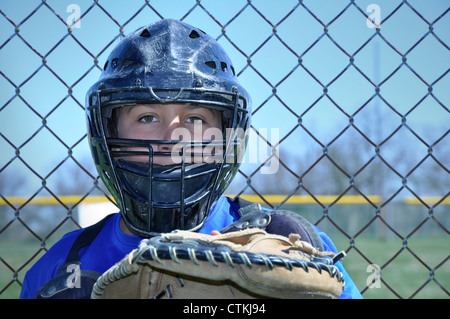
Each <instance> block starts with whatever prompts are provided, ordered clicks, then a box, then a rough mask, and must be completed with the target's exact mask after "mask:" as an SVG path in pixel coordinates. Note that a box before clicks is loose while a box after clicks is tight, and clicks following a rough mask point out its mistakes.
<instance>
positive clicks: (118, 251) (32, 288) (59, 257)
mask: <svg viewBox="0 0 450 319" xmlns="http://www.w3.org/2000/svg"><path fill="white" fill-rule="evenodd" d="M238 210H239V205H238V204H237V203H236V202H233V201H231V199H229V198H227V197H221V198H220V199H219V200H218V202H217V204H216V205H215V207H214V209H213V210H212V211H211V213H210V214H209V216H208V219H207V220H206V222H205V224H204V225H203V227H202V228H201V230H200V231H199V232H200V233H205V234H210V233H211V231H212V230H220V229H222V228H224V227H226V226H228V225H230V224H232V223H233V222H235V221H236V220H238V219H239V213H238ZM120 218H121V215H120V213H117V214H114V215H113V216H112V217H111V218H109V219H108V220H106V222H105V224H104V225H103V228H102V229H101V231H100V233H99V234H98V235H97V237H96V238H95V239H94V241H93V242H92V243H91V244H90V245H88V246H85V247H83V248H81V249H80V251H79V253H78V255H79V257H80V262H81V265H80V269H81V270H93V271H96V272H98V273H103V272H105V271H106V270H108V269H109V268H110V267H112V266H113V265H114V264H115V263H117V262H119V261H120V260H121V259H122V258H123V257H124V256H125V255H127V254H129V253H130V252H131V251H132V250H133V249H136V248H137V247H138V245H139V242H140V241H141V240H142V239H143V237H140V236H133V235H127V234H124V233H123V232H122V231H121V230H120ZM316 230H317V231H318V234H319V236H320V238H321V239H322V242H323V246H324V249H325V250H327V251H332V252H337V250H336V247H335V246H334V244H333V242H332V241H331V239H330V238H329V237H328V236H327V235H326V234H325V233H324V232H322V231H320V230H319V229H318V228H317V227H316ZM81 231H82V229H79V230H75V231H72V232H70V233H68V234H66V235H64V236H63V237H62V238H61V240H59V241H58V242H57V243H56V244H55V245H53V246H52V247H51V248H50V249H49V250H48V251H47V252H46V253H45V254H44V256H42V257H41V258H40V259H39V260H38V261H37V262H36V263H35V264H34V265H33V267H31V268H30V270H29V271H28V272H27V273H26V275H25V279H24V282H23V286H22V291H21V294H20V298H23V299H28V298H33V296H34V295H35V294H36V292H37V291H38V289H39V288H40V287H41V286H42V285H43V284H44V283H46V282H47V281H49V280H50V279H52V278H53V277H55V276H56V274H57V272H58V270H59V268H60V267H61V265H62V264H63V263H64V262H65V261H66V258H67V255H68V253H69V251H70V248H71V247H72V245H73V243H74V242H75V239H76V238H77V237H78V236H79V234H80V233H81ZM336 266H337V267H338V268H339V270H340V271H341V272H342V273H343V275H344V280H345V287H344V291H343V293H342V294H341V296H340V298H361V294H360V293H359V291H358V289H357V287H356V286H355V284H354V283H353V281H352V280H351V278H350V277H349V275H348V273H347V272H346V271H345V269H344V267H343V265H342V262H340V261H339V262H338V263H336Z"/></svg>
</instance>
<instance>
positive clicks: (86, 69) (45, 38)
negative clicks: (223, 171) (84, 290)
mask: <svg viewBox="0 0 450 319" xmlns="http://www.w3.org/2000/svg"><path fill="white" fill-rule="evenodd" d="M449 10H450V8H449V3H448V1H447V0H442V1H439V0H433V1H421V0H416V1H413V0H408V1H406V0H405V1H400V0H399V1H373V0H371V1H362V0H361V1H359V0H351V1H349V0H341V1H337V0H323V1H317V0H314V1H313V0H310V1H307V0H304V1H301V0H300V1H298V0H295V1H294V0H292V1H288V0H283V1H269V0H253V1H250V0H248V1H244V0H230V1H214V0H197V1H193V0H189V1H188V0H184V1H172V0H170V1H153V0H146V1H144V0H140V1H139V0H134V1H126V2H116V1H108V0H95V1H92V0H80V1H75V0H74V1H60V0H58V1H57V0H53V1H52V0H46V1H44V0H34V1H32V0H27V1H21V3H20V7H19V5H18V4H17V2H15V1H2V2H1V3H0V30H1V33H0V150H1V152H0V153H1V154H0V204H1V205H0V297H2V298H17V297H18V295H19V292H20V287H21V284H22V281H23V277H24V275H25V272H26V271H27V269H29V268H30V267H31V266H32V264H33V263H34V262H36V260H37V259H38V258H39V257H40V256H42V254H44V253H45V251H47V250H48V249H49V248H50V247H51V245H52V244H53V243H55V242H56V241H57V240H58V239H59V238H60V237H61V236H62V235H63V234H64V233H66V232H67V231H70V230H73V229H76V228H79V227H81V226H82V225H80V224H81V223H80V219H79V216H78V213H79V210H80V208H81V207H82V206H83V205H85V204H86V203H89V202H90V201H95V200H96V199H98V198H101V199H103V200H104V201H109V197H108V194H107V192H106V191H105V189H104V187H103V186H102V185H101V182H100V181H99V179H98V177H97V174H96V172H95V169H94V168H93V164H92V163H91V160H90V157H89V151H88V146H87V137H86V133H85V119H84V95H85V92H86V90H87V88H88V87H89V86H90V85H91V84H92V83H94V82H95V81H96V80H97V78H98V77H99V75H100V72H101V70H102V67H103V64H104V63H105V61H106V58H107V56H108V54H109V52H110V51H111V50H112V48H113V47H114V46H115V44H116V43H117V41H119V40H120V39H121V38H122V37H123V36H124V35H126V34H128V33H129V32H132V31H134V30H135V29H137V28H138V27H140V26H143V25H146V24H148V23H151V22H153V21H156V20H158V19H161V18H169V17H170V18H176V19H180V20H183V21H185V22H187V23H190V24H192V25H194V26H197V27H199V28H200V29H202V30H204V31H206V32H207V33H208V34H210V35H212V36H213V37H215V38H216V39H217V40H218V41H219V43H220V44H221V45H222V46H223V47H224V48H225V50H226V51H227V52H228V53H229V55H230V57H231V59H232V61H233V62H234V64H235V65H234V68H235V70H236V73H237V75H238V77H239V79H240V81H241V83H242V84H243V85H244V86H245V87H247V88H248V91H249V92H250V93H251V95H252V98H253V125H252V132H251V135H250V144H249V148H250V150H249V153H250V156H249V157H247V161H246V162H244V164H243V165H242V166H241V169H240V171H239V174H238V176H237V177H236V179H235V181H234V182H233V184H232V185H231V186H230V188H229V190H228V191H227V192H228V193H229V194H233V195H242V196H249V197H250V198H251V199H252V200H256V201H259V202H261V203H263V205H265V206H267V207H273V208H278V207H283V208H286V209H290V210H293V211H296V212H298V213H300V214H302V215H304V216H305V217H307V218H308V219H309V220H310V221H312V222H314V223H315V224H316V225H317V226H318V227H319V228H321V229H322V230H324V231H325V232H326V233H328V234H329V235H330V237H331V238H332V239H333V241H334V242H335V244H336V246H337V247H338V249H339V250H345V251H346V252H347V257H346V258H345V259H344V265H345V267H346V269H347V270H348V272H349V273H350V275H351V277H352V278H353V280H354V281H355V283H356V285H357V286H358V288H359V289H360V291H361V292H362V294H363V297H366V298H448V297H449V295H450V267H449V257H450V254H449V252H450V249H449V247H450V231H449V229H450V211H449V206H448V205H449V202H450V199H449V190H450V178H449V177H450V176H449V175H450V174H449V173H450V172H449V167H450V147H449V145H450V143H449V123H450V112H449V105H450V92H449V89H448V88H449V87H450V74H449V70H450V50H449V43H450V33H449V28H448V26H449V25H450V12H449ZM255 152H256V153H258V154H262V155H260V156H258V160H254V158H253V157H252V155H251V154H254V153H255ZM268 167H269V168H274V169H272V170H269V171H270V173H267V172H265V171H264V169H265V168H266V169H267V168H268ZM68 195H71V196H68ZM94 199H95V200H94Z"/></svg>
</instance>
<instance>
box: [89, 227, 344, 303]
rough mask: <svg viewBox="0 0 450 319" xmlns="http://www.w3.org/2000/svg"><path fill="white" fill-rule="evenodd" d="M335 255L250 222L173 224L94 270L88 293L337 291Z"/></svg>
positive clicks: (317, 294) (305, 294)
mask: <svg viewBox="0 0 450 319" xmlns="http://www.w3.org/2000/svg"><path fill="white" fill-rule="evenodd" d="M342 254H343V253H341V254H339V255H336V254H333V253H329V252H319V251H317V250H316V249H315V248H314V247H313V246H311V245H310V244H308V243H307V242H304V241H301V240H300V238H299V236H298V235H291V236H289V238H286V237H283V236H280V235H273V234H268V233H266V232H265V231H264V230H261V229H257V228H250V229H246V230H242V231H235V232H230V233H226V234H221V235H217V236H209V235H204V234H199V233H194V232H187V231H178V232H173V233H168V234H162V235H161V236H158V237H153V238H151V239H144V240H142V241H141V243H140V245H139V248H137V249H135V250H133V251H132V252H131V253H130V254H129V255H127V256H126V257H125V258H124V259H122V260H121V261H120V262H119V263H117V264H116V265H114V266H113V267H111V268H110V269H109V270H108V271H106V272H105V273H104V274H103V275H102V276H100V278H99V279H98V280H97V282H96V283H95V285H94V288H93V290H92V296H91V297H92V298H191V299H192V298H255V297H256V298H261V297H262V298H264V297H265V298H337V297H338V296H339V295H340V294H341V292H342V289H343V287H344V280H343V276H342V274H341V273H340V271H339V270H338V268H337V267H336V266H334V265H333V264H334V263H335V262H336V261H337V260H338V259H340V258H341V257H342V256H343V255H342ZM328 257H331V258H328Z"/></svg>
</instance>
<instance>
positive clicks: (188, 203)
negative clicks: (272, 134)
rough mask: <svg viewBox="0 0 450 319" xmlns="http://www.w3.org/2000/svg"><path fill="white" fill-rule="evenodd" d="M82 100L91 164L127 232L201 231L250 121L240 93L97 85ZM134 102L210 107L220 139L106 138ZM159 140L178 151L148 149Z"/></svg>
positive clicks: (229, 177)
mask: <svg viewBox="0 0 450 319" xmlns="http://www.w3.org/2000/svg"><path fill="white" fill-rule="evenodd" d="M87 98H88V101H87V102H88V107H87V109H86V110H87V119H88V130H89V132H90V133H89V141H90V143H89V144H90V147H91V151H92V154H93V158H94V162H95V164H96V167H97V170H98V172H99V174H100V177H101V178H102V180H103V182H104V183H105V185H106V186H107V188H108V189H109V190H110V192H111V194H112V195H113V197H114V199H115V200H116V203H117V204H118V206H119V208H120V210H121V213H122V217H123V219H124V221H125V223H126V225H127V226H128V227H129V228H130V230H132V231H133V232H134V233H136V234H139V235H142V236H154V235H157V234H159V233H162V232H169V231H172V230H174V229H183V230H191V231H195V230H198V229H200V228H201V226H202V225H203V223H204V222H205V220H206V218H207V217H208V214H209V211H210V209H211V208H212V207H213V205H214V204H215V202H216V201H217V199H218V198H219V197H220V196H221V195H222V193H223V192H224V190H225V189H226V187H227V186H228V184H229V183H231V180H232V179H233V177H234V175H235V174H236V172H237V170H238V167H239V164H240V162H241V159H242V156H243V154H242V150H245V144H246V141H247V138H246V134H247V132H246V129H247V128H248V127H249V120H250V119H249V110H248V105H247V103H248V101H247V99H246V98H245V96H241V95H240V94H239V92H238V91H237V90H234V92H230V93H226V92H223V91H212V90H205V89H198V88H195V89H192V88H185V89H179V90H168V89H156V88H151V87H150V88H143V87H131V88H123V89H116V90H111V89H103V90H102V89H101V85H100V88H99V89H98V90H95V91H92V93H91V94H90V95H88V97H87ZM136 103H139V104H147V103H158V104H162V105H164V104H167V103H193V104H197V105H200V106H204V107H208V108H212V109H215V110H218V111H220V112H221V117H222V118H221V120H222V124H223V126H222V127H223V129H224V130H225V129H226V130H227V132H226V133H225V132H224V134H223V135H222V138H221V139H216V140H207V141H203V140H202V141H178V140H177V141H168V140H135V139H123V138H118V137H116V136H112V135H111V134H110V132H109V130H108V123H109V122H108V121H110V120H111V115H112V112H113V110H114V109H116V108H118V107H121V106H123V105H132V104H136ZM167 107H169V106H167ZM230 129H231V130H230ZM162 144H165V145H171V146H174V145H178V148H177V151H176V152H174V151H171V152H160V151H155V150H154V147H155V145H162ZM131 148H133V150H131ZM207 148H209V149H208V153H207V154H209V155H210V160H208V161H205V157H204V156H203V155H204V154H205V150H206V149H207ZM212 150H214V152H213V151H212ZM217 150H220V151H219V152H217ZM127 156H141V157H142V156H145V157H148V161H145V162H134V161H129V160H125V158H126V157H127ZM157 156H159V157H162V156H166V157H167V156H177V158H178V159H179V160H178V161H177V163H175V164H171V165H160V164H157V163H155V157H157ZM195 159H202V160H200V161H198V160H195Z"/></svg>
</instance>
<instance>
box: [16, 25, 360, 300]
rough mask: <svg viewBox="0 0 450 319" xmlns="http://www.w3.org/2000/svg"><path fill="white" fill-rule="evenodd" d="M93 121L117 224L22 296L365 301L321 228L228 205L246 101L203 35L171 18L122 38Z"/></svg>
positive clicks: (92, 96)
mask: <svg viewBox="0 0 450 319" xmlns="http://www.w3.org/2000/svg"><path fill="white" fill-rule="evenodd" d="M86 114H87V126H88V137H89V144H90V148H91V151H92V157H93V159H94V162H95V165H96V168H97V171H98V173H99V175H100V177H101V178H102V180H103V182H104V184H105V185H106V187H107V188H108V190H109V191H110V192H111V194H112V196H113V197H114V199H115V201H116V203H117V205H118V207H119V208H120V213H117V214H112V215H110V216H108V217H107V218H105V219H103V220H102V221H101V222H99V223H97V224H95V225H93V226H91V227H88V228H85V229H80V230H76V231H73V232H70V233H68V234H66V235H65V236H64V237H63V238H62V239H61V240H60V241H59V242H57V243H56V244H55V245H54V246H53V247H52V248H51V249H49V251H48V252H47V253H46V254H45V255H44V256H43V257H42V258H41V259H40V260H38V261H37V262H36V264H35V265H34V266H33V267H32V268H31V269H30V270H29V271H28V272H27V274H26V276H25V280H24V283H23V287H22V292H21V298H361V295H360V293H359V291H358V289H357V288H356V286H355V284H354V283H353V282H352V280H351V279H350V277H349V276H348V274H347V272H346V271H345V269H344V268H343V265H342V262H341V261H340V259H341V258H342V257H343V256H344V255H345V254H343V253H338V252H337V250H336V248H335V246H334V244H333V243H332V241H331V240H330V239H329V238H328V236H327V235H326V234H324V233H323V232H322V231H320V230H319V229H318V228H317V227H316V226H314V225H312V224H310V223H309V222H308V221H306V220H305V219H303V218H302V217H301V216H299V215H297V214H294V213H292V212H289V211H283V210H274V211H273V210H268V209H262V208H261V207H260V205H258V204H253V203H249V202H246V201H244V200H242V199H240V198H236V199H231V198H228V197H224V196H223V193H224V191H225V189H226V188H227V186H228V185H229V184H230V183H231V181H232V180H233V177H234V176H235V174H236V173H237V171H238V168H239V165H240V163H241V161H242V158H243V155H244V154H243V153H244V151H245V144H246V141H247V138H246V137H247V132H248V131H247V129H248V128H249V127H250V118H251V100H250V96H249V94H248V93H247V91H246V90H245V89H244V88H243V87H242V86H241V85H240V84H239V83H238V81H237V78H236V75H235V70H234V68H233V64H232V63H231V61H230V59H229V57H228V56H227V54H226V53H225V51H224V50H223V49H222V48H221V46H220V45H219V44H218V43H217V42H216V41H215V40H214V39H213V38H212V37H210V36H208V35H207V34H205V33H204V32H203V31H202V30H200V29H197V28H195V27H192V26H190V25H188V24H186V23H183V22H180V21H177V20H173V19H166V20H161V21H158V22H156V23H153V24H150V25H147V26H144V27H142V28H140V29H138V30H136V31H135V32H133V33H131V34H130V35H128V36H127V37H125V38H124V39H123V40H122V41H120V43H119V44H118V45H117V47H116V48H115V49H114V50H113V51H112V53H111V54H110V56H109V57H108V59H107V61H106V63H105V66H104V69H103V72H102V74H101V77H100V79H99V81H98V82H97V83H95V84H94V85H93V86H92V87H91V88H90V89H89V91H88V92H87V96H86Z"/></svg>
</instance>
